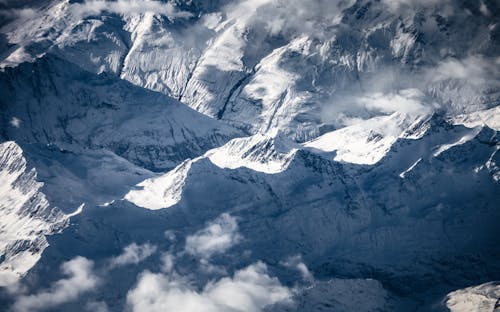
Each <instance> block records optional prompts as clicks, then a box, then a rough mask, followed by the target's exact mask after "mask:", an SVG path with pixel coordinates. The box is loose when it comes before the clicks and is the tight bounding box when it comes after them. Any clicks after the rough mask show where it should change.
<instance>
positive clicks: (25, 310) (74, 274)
mask: <svg viewBox="0 0 500 312" xmlns="http://www.w3.org/2000/svg"><path fill="white" fill-rule="evenodd" d="M93 266H94V263H93V262H92V261H90V260H88V259H86V258H83V257H76V258H74V259H72V260H70V261H68V262H65V263H63V265H62V266H61V270H62V272H63V273H64V274H65V275H68V278H65V279H61V280H58V281H57V282H55V283H54V284H53V285H52V286H51V287H50V289H47V290H43V291H40V292H39V293H37V294H34V295H23V296H19V297H18V298H17V300H16V302H15V303H14V305H13V307H12V310H13V311H16V312H31V311H40V310H50V309H53V308H54V307H56V306H58V305H61V304H64V303H67V302H70V301H73V300H75V299H77V298H78V297H79V296H80V295H81V294H82V293H85V292H88V291H91V290H93V289H94V288H95V287H96V286H97V283H98V278H97V277H96V276H95V275H94V274H93V272H92V269H93Z"/></svg>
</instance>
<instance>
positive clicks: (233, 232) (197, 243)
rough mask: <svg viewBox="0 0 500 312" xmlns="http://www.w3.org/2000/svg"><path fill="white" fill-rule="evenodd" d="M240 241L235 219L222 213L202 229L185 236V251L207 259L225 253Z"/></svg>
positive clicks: (240, 237)
mask: <svg viewBox="0 0 500 312" xmlns="http://www.w3.org/2000/svg"><path fill="white" fill-rule="evenodd" d="M241 239H242V236H241V235H240V234H239V233H238V223H237V222H236V218H234V217H232V216H231V215H229V214H227V213H224V214H222V215H220V216H219V217H218V218H217V219H215V220H214V221H212V222H210V223H209V224H208V225H207V226H206V227H205V228H204V229H202V230H200V231H198V232H196V233H195V234H194V235H189V236H187V237H186V251H187V252H188V253H190V254H192V255H197V256H200V257H203V258H208V257H210V256H211V255H213V254H216V253H222V252H224V251H226V250H227V249H229V248H231V247H232V246H234V245H235V244H237V243H238V242H239V241H240V240H241Z"/></svg>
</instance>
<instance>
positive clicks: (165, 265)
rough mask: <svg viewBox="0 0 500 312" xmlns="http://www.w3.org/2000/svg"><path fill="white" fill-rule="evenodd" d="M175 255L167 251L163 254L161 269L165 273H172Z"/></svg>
mask: <svg viewBox="0 0 500 312" xmlns="http://www.w3.org/2000/svg"><path fill="white" fill-rule="evenodd" d="M174 264H175V257H174V256H173V255H172V254H171V253H169V252H165V253H163V254H162V255H161V270H162V271H163V272H165V273H170V272H172V271H173V269H174Z"/></svg>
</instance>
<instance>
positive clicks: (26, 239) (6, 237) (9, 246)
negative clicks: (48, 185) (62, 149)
mask: <svg viewBox="0 0 500 312" xmlns="http://www.w3.org/2000/svg"><path fill="white" fill-rule="evenodd" d="M0 176H1V180H2V187H1V189H0V211H1V215H2V218H1V219H0V241H1V243H0V257H1V258H2V262H1V264H0V265H1V266H0V286H6V285H9V284H12V283H15V282H16V281H17V279H18V278H19V277H20V276H22V275H24V274H25V273H26V272H27V271H28V270H29V269H31V267H33V266H34V265H35V264H36V262H37V261H38V260H39V259H40V257H41V254H42V252H43V250H44V249H45V248H47V246H48V243H47V240H46V239H45V235H50V234H54V233H57V232H60V231H61V230H62V229H63V228H64V227H65V226H66V225H67V220H68V216H67V215H65V214H64V213H62V212H61V211H60V210H59V209H57V208H55V207H53V206H51V205H50V204H49V202H48V201H47V199H46V197H45V195H44V194H43V193H42V192H41V191H40V188H41V187H42V183H40V182H38V181H37V172H36V170H35V169H34V168H29V167H28V166H27V164H26V159H25V158H24V156H23V151H22V149H21V148H20V147H19V146H18V145H17V144H16V143H15V142H12V141H10V142H3V143H1V144H0Z"/></svg>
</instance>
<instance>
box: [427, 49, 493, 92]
mask: <svg viewBox="0 0 500 312" xmlns="http://www.w3.org/2000/svg"><path fill="white" fill-rule="evenodd" d="M499 75H500V70H499V66H498V64H495V61H491V60H488V59H486V58H484V57H481V56H476V55H473V56H469V57H467V58H465V59H462V60H459V59H454V58H449V59H446V60H444V61H442V62H440V63H439V64H438V66H436V68H435V69H432V70H429V71H428V73H427V76H426V77H425V78H426V80H429V81H433V82H437V81H443V80H448V79H459V80H466V81H467V82H468V83H470V84H471V85H474V86H477V87H479V86H485V85H487V84H492V83H494V84H496V85H497V86H500V84H499V82H498V81H499V78H498V77H499Z"/></svg>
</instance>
